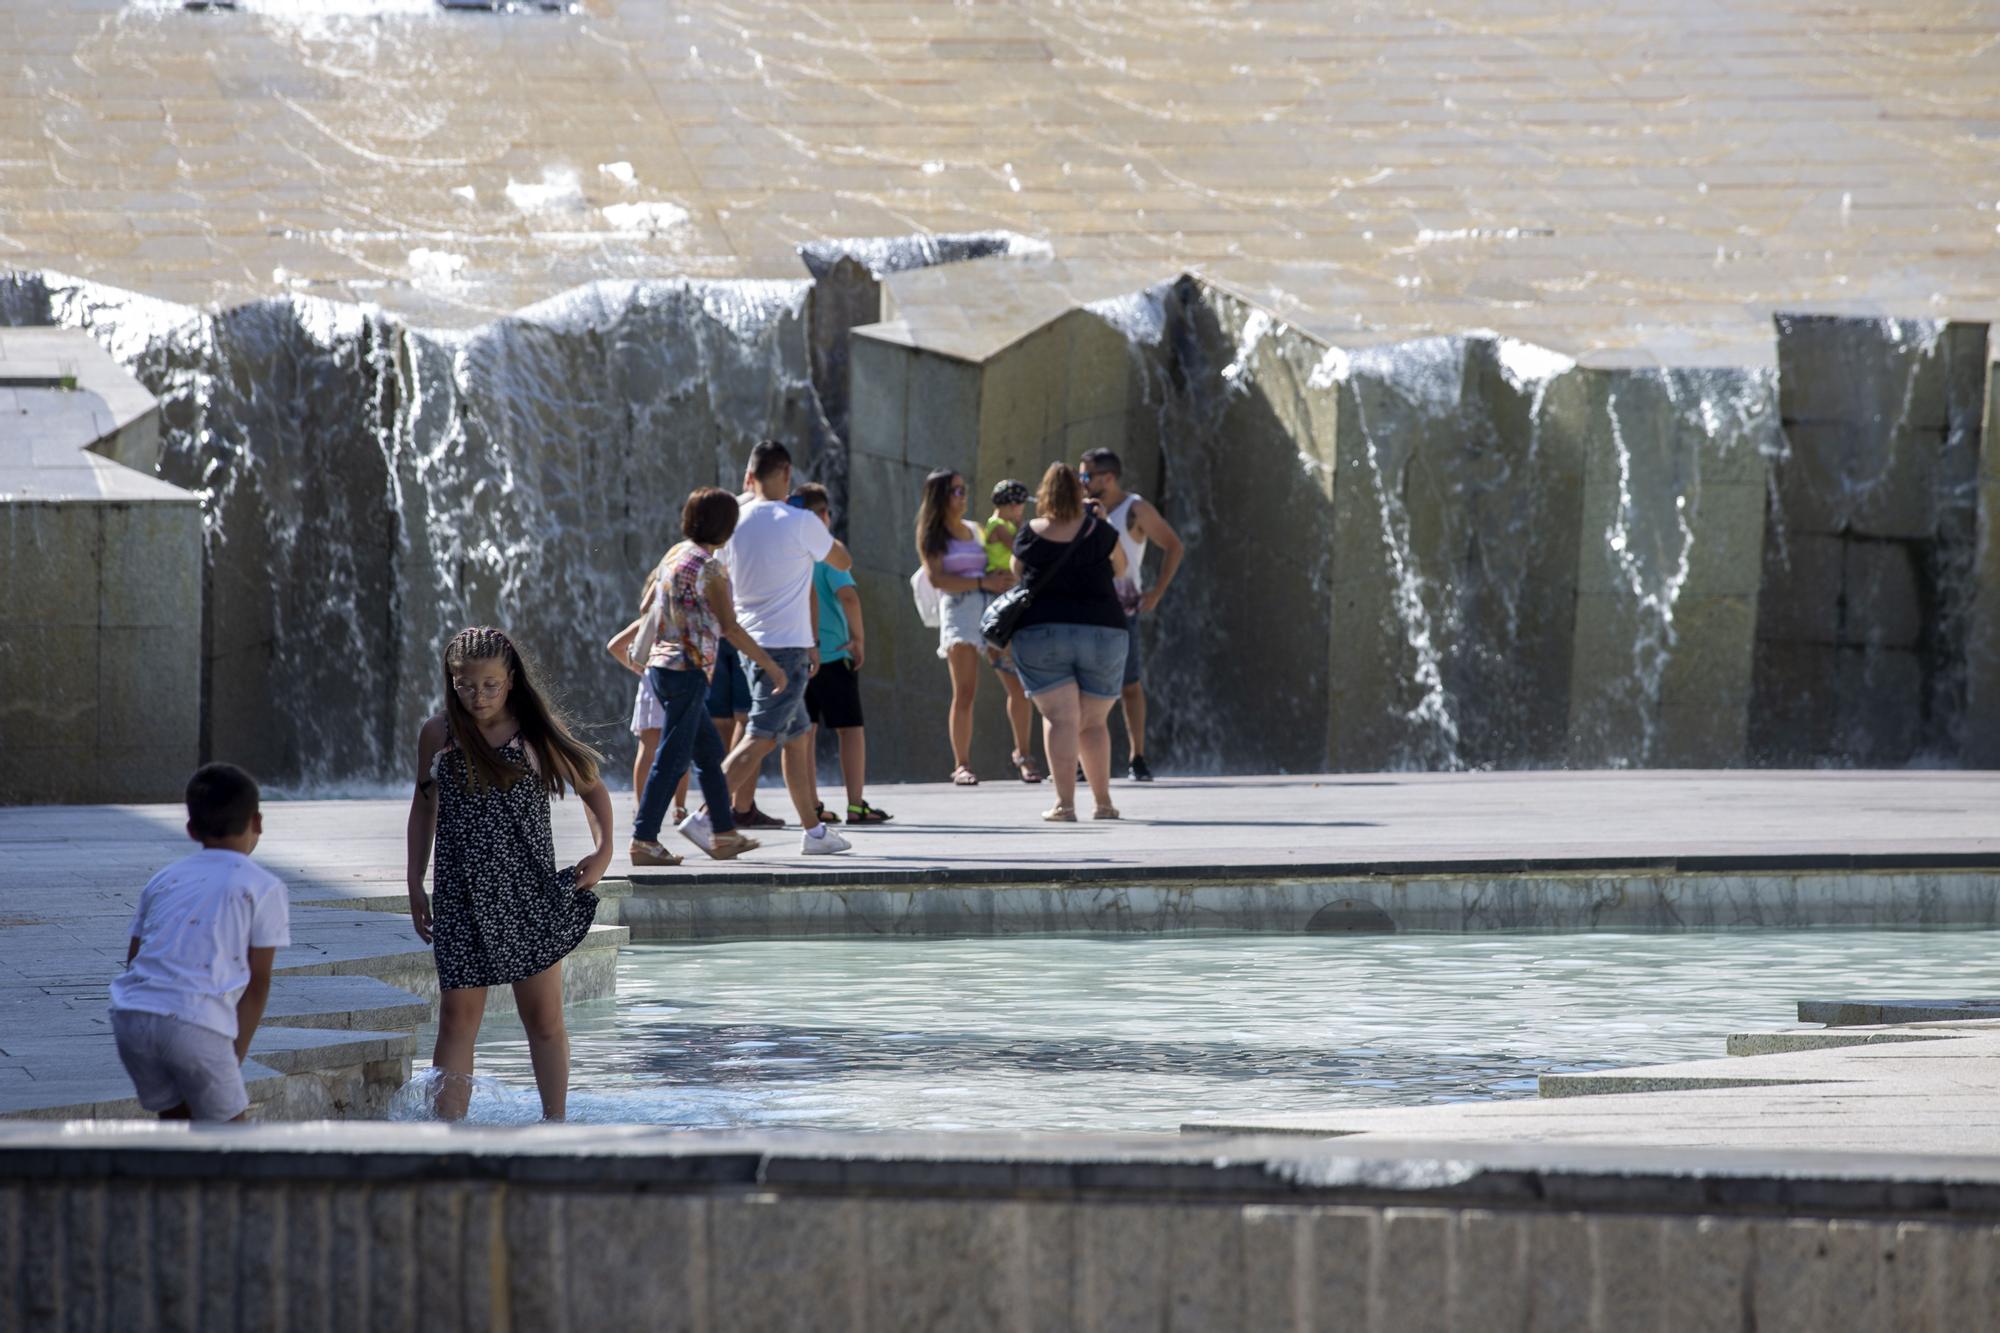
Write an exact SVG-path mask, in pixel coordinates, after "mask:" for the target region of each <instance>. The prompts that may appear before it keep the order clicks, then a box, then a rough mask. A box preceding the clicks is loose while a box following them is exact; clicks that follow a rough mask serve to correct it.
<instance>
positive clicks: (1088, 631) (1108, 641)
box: [1010, 625, 1130, 699]
mask: <svg viewBox="0 0 2000 1333" xmlns="http://www.w3.org/2000/svg"><path fill="white" fill-rule="evenodd" d="M1129 637H1130V635H1129V633H1128V631H1126V630H1122V629H1110V628H1108V627H1106V626H1104V625H1029V626H1027V627H1026V628H1024V629H1019V630H1016V631H1015V632H1014V642H1013V643H1012V645H1010V646H1011V647H1012V648H1013V650H1014V666H1015V667H1016V668H1017V669H1018V670H1019V671H1020V673H1021V688H1022V689H1024V690H1026V691H1027V692H1028V693H1029V694H1031V695H1034V694H1041V693H1043V692H1045V691H1047V690H1053V689H1057V688H1060V687H1061V686H1064V685H1068V684H1072V683H1074V684H1075V685H1076V687H1077V689H1078V690H1080V691H1082V692H1083V693H1085V694H1088V695H1090V696H1091V697H1092V698H1096V699H1116V698H1117V697H1118V692H1119V691H1120V690H1121V689H1122V688H1123V687H1124V683H1125V647H1126V642H1127V640H1128V639H1129Z"/></svg>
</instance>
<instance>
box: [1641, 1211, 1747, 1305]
mask: <svg viewBox="0 0 2000 1333" xmlns="http://www.w3.org/2000/svg"><path fill="white" fill-rule="evenodd" d="M1751 1244H1752V1240H1751V1227H1750V1225H1749V1224H1748V1223H1745V1222H1741V1221H1731V1220H1727V1219H1723V1218H1716V1217H1700V1218H1670V1219H1667V1220H1666V1221H1665V1222H1663V1223H1662V1225H1661V1228H1660V1262H1661V1284H1660V1288H1661V1296H1662V1300H1661V1304H1660V1317H1659V1321H1658V1326H1659V1327H1660V1328H1661V1329H1663V1330H1664V1329H1673V1330H1675V1333H1736V1330H1738V1329H1740V1328H1741V1327H1742V1317H1743V1299H1744V1286H1745V1284H1746V1283H1747V1282H1748V1280H1749V1276H1748V1271H1749V1263H1750V1253H1751V1249H1750V1247H1751Z"/></svg>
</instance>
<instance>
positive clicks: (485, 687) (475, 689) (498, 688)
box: [451, 680, 507, 699]
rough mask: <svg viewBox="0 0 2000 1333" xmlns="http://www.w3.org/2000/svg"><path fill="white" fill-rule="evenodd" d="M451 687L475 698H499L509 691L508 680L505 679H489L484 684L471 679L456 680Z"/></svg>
mask: <svg viewBox="0 0 2000 1333" xmlns="http://www.w3.org/2000/svg"><path fill="white" fill-rule="evenodd" d="M451 687H452V688H453V689H454V690H457V691H458V692H459V693H460V694H462V695H467V696H470V697H472V698H475V699H477V698H489V699H497V698H499V697H500V696H501V695H503V694H505V693H506V692H507V682H506V681H504V680H489V681H487V682H485V683H484V684H476V683H474V682H472V681H469V680H455V681H453V682H452V683H451Z"/></svg>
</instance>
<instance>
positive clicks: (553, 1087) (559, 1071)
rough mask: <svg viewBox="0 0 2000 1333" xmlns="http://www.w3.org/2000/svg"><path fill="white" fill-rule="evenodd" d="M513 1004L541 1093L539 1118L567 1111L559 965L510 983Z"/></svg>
mask: <svg viewBox="0 0 2000 1333" xmlns="http://www.w3.org/2000/svg"><path fill="white" fill-rule="evenodd" d="M514 1007H515V1008H516V1009H517V1010H519V1011H520V1014H521V1026H522V1027H523V1028H525V1029H526V1030H527V1033H528V1062H529V1063H530V1064H532V1065H533V1066H534V1067H535V1090H536V1091H537V1092H539V1093H541V1094H542V1119H544V1120H561V1119H563V1118H564V1117H565V1116H567V1115H568V1114H569V1029H567V1028H565V1027H564V1026H563V993H562V964H561V963H556V964H554V965H553V966H551V967H548V968H546V969H544V970H543V971H540V972H537V973H535V975H534V976H532V977H529V978H528V979H527V980H525V981H517V982H515V983H514Z"/></svg>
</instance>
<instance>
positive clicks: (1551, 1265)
mask: <svg viewBox="0 0 2000 1333" xmlns="http://www.w3.org/2000/svg"><path fill="white" fill-rule="evenodd" d="M1595 1286H1596V1264H1595V1262H1594V1257H1593V1255H1592V1252H1591V1243H1590V1220H1589V1219H1587V1218H1585V1217H1584V1216H1583V1215H1581V1214H1576V1213H1570V1214H1558V1213H1543V1214H1538V1215H1536V1216H1535V1217H1534V1218H1533V1219H1531V1220H1530V1221H1529V1222H1528V1289H1529V1305H1528V1324H1527V1327H1528V1328H1530V1329H1548V1330H1551V1333H1553V1331H1554V1330H1559V1329H1577V1328H1587V1327H1589V1326H1590V1313H1591V1304H1592V1293H1593V1291H1594V1289H1595Z"/></svg>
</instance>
